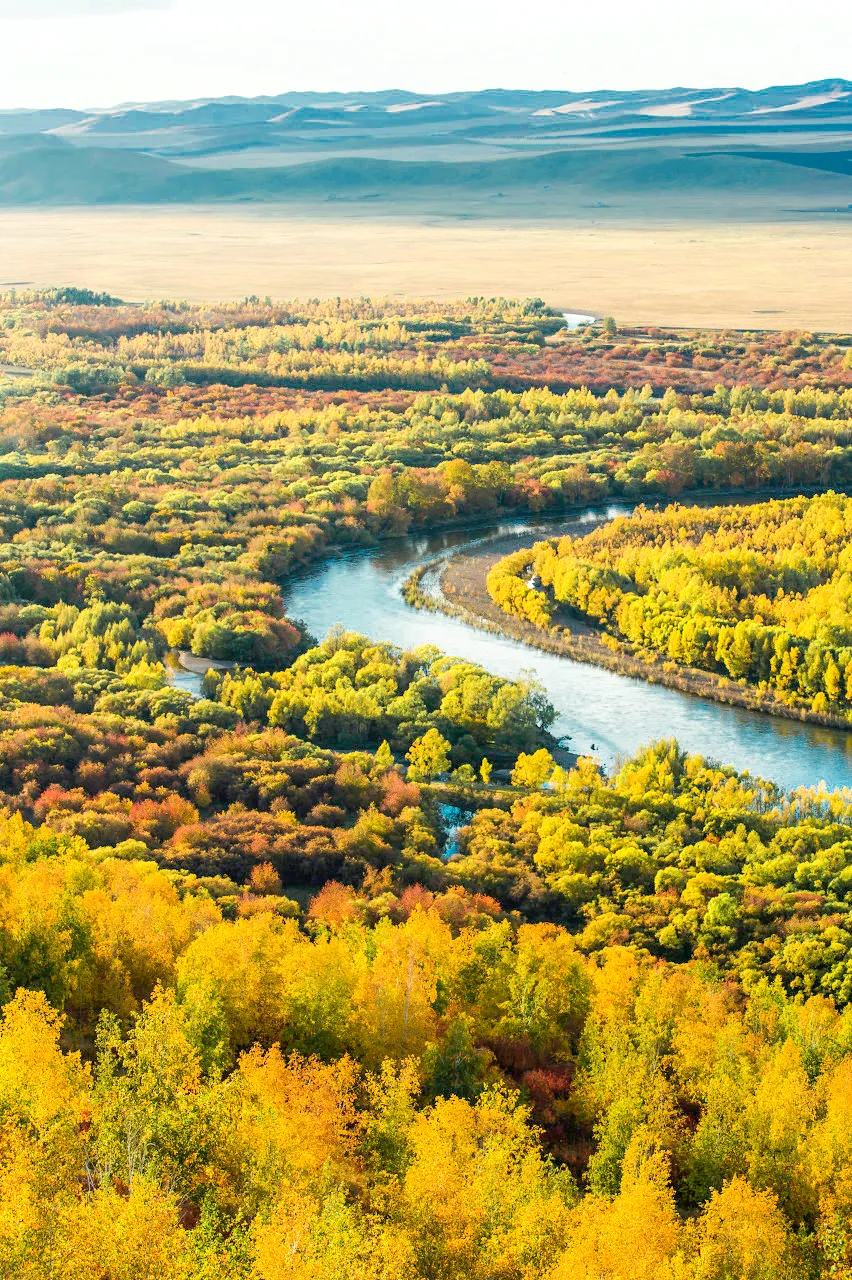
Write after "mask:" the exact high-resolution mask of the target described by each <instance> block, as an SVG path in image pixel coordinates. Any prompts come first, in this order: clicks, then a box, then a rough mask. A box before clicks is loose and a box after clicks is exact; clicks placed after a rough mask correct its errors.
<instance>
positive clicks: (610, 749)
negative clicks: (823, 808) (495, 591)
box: [285, 505, 852, 788]
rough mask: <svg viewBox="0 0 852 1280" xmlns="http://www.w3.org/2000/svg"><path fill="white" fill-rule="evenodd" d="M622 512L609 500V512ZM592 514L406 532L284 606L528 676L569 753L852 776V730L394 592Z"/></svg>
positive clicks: (782, 778)
mask: <svg viewBox="0 0 852 1280" xmlns="http://www.w3.org/2000/svg"><path fill="white" fill-rule="evenodd" d="M629 510H630V508H629V507H626V506H617V505H614V506H613V507H612V508H610V510H608V511H607V512H606V513H605V514H606V515H607V516H608V517H609V518H612V517H613V516H615V515H619V514H625V513H627V512H628V511H629ZM600 517H601V512H600V510H588V511H586V512H583V513H581V515H580V516H573V515H572V517H571V519H570V521H566V520H565V519H564V518H563V519H562V520H560V521H545V520H542V519H538V520H535V521H525V520H506V521H504V522H503V523H502V524H501V525H499V526H498V527H497V528H493V527H492V528H491V529H489V530H488V531H487V532H486V531H485V530H483V531H481V532H480V533H478V534H477V533H476V532H473V533H472V532H471V531H469V530H468V531H466V532H465V531H459V530H456V531H452V532H445V533H440V534H429V535H421V534H418V535H414V536H412V537H409V538H405V539H399V540H396V541H394V542H393V543H386V544H385V545H383V546H382V547H381V548H379V549H376V550H371V551H368V552H360V553H349V554H342V555H339V556H337V557H335V558H333V559H331V560H329V561H327V562H326V563H324V564H322V565H318V566H316V567H314V568H313V569H311V570H309V571H307V572H306V573H305V574H303V575H302V576H301V577H299V578H297V579H294V580H292V581H291V582H290V583H288V585H287V588H286V590H285V599H286V604H287V609H288V612H289V613H290V614H291V616H293V617H296V618H303V619H304V620H305V622H306V623H307V624H308V627H309V629H310V630H311V631H312V632H313V634H314V635H316V636H324V635H325V634H326V632H327V631H328V630H329V629H330V628H331V627H333V626H334V625H335V624H342V625H343V626H345V627H346V628H348V629H349V630H353V631H360V632H363V633H364V634H365V635H368V636H371V637H373V638H374V639H377V640H389V641H391V642H392V643H393V644H396V645H399V646H400V647H402V648H416V647H418V646H419V645H424V644H433V645H436V646H437V647H438V648H440V649H443V650H445V651H446V652H447V653H450V654H454V655H456V656H458V657H461V658H467V659H469V660H471V661H475V662H479V663H481V664H482V665H483V666H484V667H487V668H488V669H489V670H490V671H494V672H496V673H497V674H498V675H502V676H505V677H508V678H517V677H518V676H520V675H522V674H525V673H529V672H533V673H534V674H535V676H536V677H537V679H539V680H540V681H541V683H542V684H543V685H544V687H545V689H546V690H547V693H548V696H549V697H550V699H551V701H552V702H553V704H554V706H555V707H556V709H557V712H558V719H557V722H556V725H555V726H554V732H555V733H557V734H564V735H565V736H566V737H568V738H569V740H570V741H569V745H570V747H571V749H572V750H574V751H578V752H587V751H590V750H591V749H592V745H593V744H594V745H595V747H596V754H597V755H598V756H599V757H600V758H601V760H602V761H603V762H604V763H605V764H607V765H611V764H612V763H613V761H614V759H615V757H616V756H617V755H619V754H621V755H623V754H626V753H631V752H633V751H635V750H636V748H637V747H639V746H640V745H641V744H642V743H645V742H649V741H651V740H652V739H654V738H661V737H676V738H677V739H678V740H679V741H680V742H681V744H682V745H683V746H684V747H685V748H686V749H687V750H689V751H695V752H700V753H701V754H702V755H706V756H709V757H711V758H713V759H716V760H721V761H724V762H725V763H727V764H732V765H735V766H736V767H737V768H738V769H748V770H749V771H750V772H751V773H753V774H757V775H759V776H761V777H763V778H771V779H773V780H774V781H776V782H778V783H780V784H781V785H782V786H783V787H789V788H792V787H798V786H811V785H815V784H816V783H818V782H820V781H821V780H823V781H825V783H826V784H827V785H828V786H829V787H832V788H833V787H839V786H848V785H849V784H850V781H852V734H848V733H844V732H843V731H841V730H832V729H822V728H820V727H817V726H813V725H804V724H800V723H799V722H797V721H792V720H781V719H775V718H771V717H769V716H763V715H760V714H758V713H756V712H751V711H743V710H740V709H739V708H735V707H726V706H722V705H720V704H718V703H714V702H708V701H705V700H704V699H701V698H695V697H692V696H690V695H689V694H684V693H680V692H678V691H677V690H674V689H664V688H661V687H660V686H657V685H649V684H646V683H645V682H644V681H642V680H639V679H635V678H632V677H630V676H622V675H617V674H616V673H615V672H612V671H605V670H603V669H602V668H600V667H591V666H585V665H584V664H582V663H578V662H574V661H572V660H571V659H570V658H562V657H557V656H556V655H553V654H548V653H542V652H541V651H539V650H538V649H533V648H531V647H529V646H528V645H525V644H522V643H521V642H520V641H517V640H511V639H508V638H505V637H503V636H496V635H491V634H490V633H489V632H485V631H478V630H476V629H474V628H473V627H469V626H468V625H467V624H466V623H464V622H461V621H460V620H459V619H457V618H448V617H445V616H444V615H443V614H433V613H426V612H420V611H418V610H415V609H410V608H409V607H408V606H407V605H406V604H405V602H404V601H403V599H402V596H401V594H400V588H401V585H402V583H403V581H404V580H405V578H406V576H407V575H408V573H409V572H410V571H411V569H412V568H413V566H414V565H416V564H418V563H420V562H422V561H423V560H424V559H426V558H428V557H429V556H431V555H435V554H437V553H438V552H441V551H447V550H451V549H453V548H458V547H461V546H464V545H468V544H470V543H472V542H479V541H490V540H492V539H493V538H495V537H498V536H504V535H505V534H508V533H514V532H520V531H528V532H529V533H530V534H531V535H533V536H535V535H536V534H538V533H539V532H540V533H541V534H542V536H544V535H545V534H546V535H547V536H554V535H557V534H558V533H560V532H561V530H562V529H563V528H566V527H567V525H568V524H571V525H575V524H576V523H577V522H578V520H579V521H581V522H583V523H591V522H593V521H595V520H599V519H600Z"/></svg>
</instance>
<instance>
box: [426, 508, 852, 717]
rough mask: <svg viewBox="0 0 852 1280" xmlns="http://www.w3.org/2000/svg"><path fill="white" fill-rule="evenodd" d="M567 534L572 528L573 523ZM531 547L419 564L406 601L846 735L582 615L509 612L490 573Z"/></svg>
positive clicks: (520, 539) (516, 541)
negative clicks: (547, 622) (630, 642)
mask: <svg viewBox="0 0 852 1280" xmlns="http://www.w3.org/2000/svg"><path fill="white" fill-rule="evenodd" d="M604 523H606V517H605V516H601V518H600V519H598V520H595V521H592V522H586V523H584V524H583V526H582V527H583V530H584V531H585V532H588V531H589V529H590V527H594V526H595V525H601V524H604ZM565 531H566V532H572V530H571V529H570V526H569V527H566V530H565ZM528 545H529V535H528V534H527V535H524V534H522V533H518V534H515V533H513V534H509V535H504V536H501V537H498V538H496V539H494V541H493V542H489V543H488V544H487V546H483V545H480V546H477V547H468V548H466V549H464V550H462V551H459V552H457V553H456V554H455V555H453V556H451V557H444V558H443V559H441V560H439V561H436V562H433V563H432V564H428V563H427V564H426V565H422V566H418V568H417V569H415V570H414V572H413V573H412V574H411V575H409V577H408V579H407V580H406V583H405V584H404V586H403V595H404V598H405V600H406V603H408V604H410V605H411V606H412V607H414V608H425V609H429V610H437V611H440V612H444V613H447V614H448V615H449V616H451V617H456V618H459V619H460V620H461V621H463V622H466V623H467V624H468V625H469V626H473V627H477V628H479V629H481V630H486V631H490V632H492V633H493V634H498V635H504V636H506V637H508V638H510V639H513V640H518V641H520V642H521V643H522V644H526V645H531V646H532V647H534V648H536V649H541V650H543V651H544V652H546V653H552V654H555V655H557V656H563V657H566V658H571V659H572V660H573V661H575V662H581V663H588V664H591V665H593V666H598V667H603V668H605V669H606V670H608V671H613V672H615V673H617V674H619V675H625V676H629V677H632V678H635V679H640V680H644V681H646V682H648V683H649V684H657V685H662V686H663V687H665V688H667V689H674V690H677V691H678V692H679V693H686V694H689V695H691V696H693V697H697V698H705V699H710V700H712V701H714V702H720V703H722V704H724V705H726V706H731V707H740V708H743V709H745V710H748V711H756V712H759V713H761V714H763V715H768V716H774V717H778V718H781V719H785V720H793V721H798V722H800V723H803V724H813V725H819V726H820V727H822V728H828V729H841V730H845V731H847V732H848V731H849V730H850V729H852V724H850V722H849V721H848V720H845V719H842V718H841V717H839V716H832V715H826V714H821V713H819V712H814V711H811V710H810V709H808V708H804V707H791V706H789V705H788V704H787V703H785V702H782V701H780V699H778V698H776V697H775V696H774V695H773V694H772V693H771V692H769V691H764V690H759V689H755V688H753V687H751V686H749V685H746V684H745V683H739V682H737V681H734V680H730V679H726V678H725V677H723V676H718V675H716V674H715V673H713V672H709V671H701V670H699V669H697V668H695V667H683V666H679V665H677V664H675V663H674V662H671V661H663V660H660V659H656V658H655V657H653V656H640V655H637V654H635V653H630V652H629V651H628V650H626V649H625V647H624V646H623V645H621V644H618V642H615V643H612V642H611V643H610V644H607V643H606V641H605V638H604V637H603V636H602V635H601V634H600V633H599V632H597V631H595V629H594V628H593V627H592V626H590V625H589V624H588V623H587V622H585V621H583V620H581V619H576V618H569V617H567V616H564V617H563V618H562V620H561V625H557V626H554V627H552V628H550V629H549V630H547V631H545V630H543V629H542V628H540V627H537V626H535V625H534V624H533V623H532V622H528V621H526V620H525V619H522V618H517V617H514V616H512V615H511V614H508V613H505V612H504V610H502V609H501V608H500V607H499V606H498V605H497V604H495V603H494V601H493V600H492V599H491V597H490V595H489V594H488V588H487V586H486V579H487V577H488V573H489V571H490V570H491V569H492V568H493V567H494V565H495V564H497V563H498V561H500V560H502V559H503V557H504V556H506V555H509V554H511V553H512V552H513V551H518V550H521V549H522V548H524V547H526V546H528Z"/></svg>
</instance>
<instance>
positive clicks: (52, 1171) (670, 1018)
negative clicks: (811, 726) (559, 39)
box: [0, 290, 852, 1280]
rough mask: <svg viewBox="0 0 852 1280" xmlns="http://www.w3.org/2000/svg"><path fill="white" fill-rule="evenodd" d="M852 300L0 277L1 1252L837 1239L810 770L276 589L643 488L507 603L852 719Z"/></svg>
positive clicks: (710, 1261)
mask: <svg viewBox="0 0 852 1280" xmlns="http://www.w3.org/2000/svg"><path fill="white" fill-rule="evenodd" d="M850 343H852V339H849V338H846V339H843V338H842V337H841V338H837V337H834V338H832V339H831V340H829V339H828V338H825V337H819V336H814V335H807V334H752V335H742V334H723V333H683V332H680V333H678V332H671V333H665V334H664V333H661V332H656V333H652V332H650V331H647V332H646V331H639V330H632V331H630V332H629V333H620V332H619V331H618V326H617V324H616V323H615V322H614V321H605V322H602V323H599V324H596V325H594V326H590V327H589V328H588V329H586V330H580V331H578V332H576V333H572V332H568V331H567V330H565V328H564V325H563V322H562V318H561V316H560V315H559V314H558V313H555V312H552V311H551V310H550V309H548V308H547V307H545V306H544V304H543V303H541V302H539V301H538V300H531V301H527V302H522V301H512V300H505V299H481V298H480V299H469V300H467V301H466V302H459V303H453V304H444V303H434V302H424V301H421V302H416V301H409V302H397V301H395V300H394V301H389V300H376V301H369V300H366V299H360V300H352V301H346V300H338V301H335V302H317V301H313V302H312V301H308V302H304V303H290V304H286V305H283V304H282V305H278V304H272V303H270V302H265V301H261V300H258V299H247V300H245V302H243V303H242V304H239V305H230V306H216V305H210V306H208V307H195V306H189V305H186V304H182V303H180V302H172V303H158V304H155V305H149V306H145V307H142V306H135V305H134V306H130V305H125V304H123V303H120V302H119V301H118V300H116V299H112V298H108V297H105V296H102V295H95V294H90V293H87V292H86V291H84V290H56V291H52V292H50V293H43V294H42V293H26V292H23V293H22V292H20V291H19V292H17V293H9V294H6V295H4V296H2V298H0V361H2V367H0V440H2V446H0V521H2V533H1V534H0V542H2V546H0V837H1V838H0V1276H2V1277H3V1278H4V1280H5V1278H6V1277H9V1278H10V1280H30V1278H34V1280H48V1278H50V1280H72V1278H73V1280H77V1278H78V1277H80V1276H92V1277H97V1278H98V1280H136V1278H137V1277H151V1278H153V1277H155V1276H156V1277H157V1278H158V1280H214V1278H215V1280H220V1278H222V1280H285V1278H286V1280H321V1278H322V1280H324V1278H325V1277H326V1276H328V1275H330V1274H338V1275H340V1276H344V1277H347V1278H349V1277H352V1280H383V1278H385V1280H397V1278H398V1277H401V1278H402V1280H470V1278H471V1277H473V1278H474V1280H660V1278H663V1280H776V1278H777V1277H782V1278H786V1280H822V1277H840V1278H842V1277H844V1276H849V1275H852V1139H850V1133H852V1124H850V1119H852V1117H850V1097H852V959H850V947H852V790H847V791H838V792H828V791H826V789H825V788H824V787H820V786H814V787H812V788H804V789H801V790H799V791H797V792H795V793H785V792H784V791H783V790H782V789H780V788H779V787H778V786H776V785H774V784H773V783H772V782H771V781H766V780H762V779H759V778H755V777H751V776H749V775H748V774H742V773H738V772H737V771H736V770H734V769H733V768H731V767H729V766H727V765H726V764H725V763H724V762H719V761H715V760H714V759H713V758H712V755H713V751H712V745H713V744H712V743H708V744H707V751H706V752H705V753H704V754H703V755H700V756H699V755H688V754H687V753H685V752H684V751H683V750H682V749H681V748H680V746H679V745H678V744H677V743H676V742H673V741H663V742H657V743H651V744H648V745H647V746H646V747H645V748H643V749H642V750H641V751H639V752H638V753H637V754H636V755H635V756H634V757H633V758H630V759H625V760H621V761H620V762H619V763H618V765H617V766H616V767H615V768H613V769H612V770H611V771H610V772H609V773H606V772H604V771H603V770H602V768H601V767H600V765H599V764H598V763H597V762H596V761H595V760H593V759H590V758H581V759H579V760H576V759H572V758H569V757H568V756H567V754H566V753H565V752H564V750H561V749H560V746H559V744H558V743H557V742H556V741H555V739H554V738H553V736H552V734H551V729H552V726H553V720H554V711H553V708H552V706H551V705H550V703H549V701H548V697H547V692H546V690H544V689H543V688H542V687H541V686H540V685H539V684H538V683H537V682H536V681H535V680H534V679H533V678H524V679H518V680H506V679H503V678H501V677H498V676H495V675H493V674H491V673H489V672H488V671H487V670H485V669H484V668H483V667H482V666H479V665H477V664H476V663H473V662H470V661H466V660H462V659H458V658H454V657H453V656H452V655H446V654H443V653H441V652H440V651H439V650H437V649H435V648H432V647H425V648H420V649H416V650H404V649H400V648H398V647H396V646H394V645H392V644H390V643H388V642H387V641H385V640H383V639H382V638H381V637H366V636H361V635H356V634H354V633H352V632H348V631H346V630H344V629H343V628H341V627H338V628H335V629H333V630H332V631H331V632H330V633H329V634H328V635H327V636H325V637H315V636H312V635H310V634H309V633H308V631H307V628H306V627H305V624H304V623H303V622H302V621H300V620H299V619H298V618H292V617H289V616H288V615H287V612H286V610H285V607H284V603H283V598H282V584H283V583H284V581H285V580H286V578H287V576H288V575H289V574H291V573H293V572H294V571H295V570H297V569H298V568H299V567H300V566H301V565H304V564H307V563H309V562H310V561H311V560H313V559H316V558H318V557H322V556H327V555H332V554H336V552H337V551H338V550H340V549H350V550H351V549H354V548H357V547H359V546H367V545H371V544H374V543H376V542H378V541H380V540H381V539H385V538H392V537H394V536H398V535H399V534H401V533H405V532H408V531H409V530H417V529H441V528H449V527H452V526H454V525H459V524H462V523H464V522H468V523H470V524H471V525H480V524H485V523H487V522H489V521H493V520H496V519H497V518H498V517H500V516H501V515H502V514H504V513H506V512H518V513H528V512H541V511H553V512H554V513H559V512H562V511H565V512H569V511H570V510H571V509H572V507H573V506H575V505H576V504H580V503H590V502H595V501H602V502H606V501H608V500H609V499H610V498H612V497H619V496H620V497H624V498H629V499H631V500H634V501H642V500H643V499H646V500H647V503H648V504H653V503H660V504H661V505H662V506H664V507H665V509H661V510H658V509H653V508H652V506H651V505H646V506H645V507H640V508H639V509H638V510H637V512H636V513H635V514H634V516H632V517H630V518H624V519H618V520H615V521H612V522H610V523H609V524H607V525H604V526H603V527H601V528H600V529H598V530H596V531H594V532H593V533H591V534H589V535H587V536H586V537H583V538H577V539H562V540H556V541H554V542H546V543H541V544H539V545H538V546H537V547H536V548H533V549H532V550H529V551H525V552H523V553H521V559H519V560H517V561H516V562H515V561H512V562H511V563H509V564H508V566H507V565H506V564H505V563H504V565H502V566H501V567H500V569H499V571H495V573H496V575H497V577H496V579H495V581H497V586H498V587H499V589H500V591H503V590H505V592H506V597H505V598H506V602H507V603H509V604H510V606H511V607H513V608H515V609H516V610H522V609H527V608H528V602H532V603H531V604H530V605H529V607H530V608H531V609H533V613H534V612H535V610H536V609H537V610H538V611H539V612H538V613H537V614H535V616H536V618H537V619H538V620H540V621H541V622H542V624H543V625H546V626H552V625H556V624H557V623H558V621H559V619H560V617H561V615H560V613H559V610H563V611H565V612H566V613H567V612H568V611H574V612H575V613H577V614H582V615H583V616H584V617H585V618H587V619H589V620H590V621H591V622H593V623H594V624H595V626H597V627H599V628H601V629H602V631H604V632H605V634H606V635H607V636H608V637H609V639H610V641H611V643H612V644H614V645H625V646H628V645H631V646H636V647H637V648H638V649H641V650H642V651H647V652H648V653H659V654H661V655H662V654H664V655H665V658H666V660H667V661H671V662H674V663H684V662H687V661H688V662H692V663H695V664H696V665H698V666H702V663H705V662H706V664H707V667H706V669H707V670H708V671H709V672H716V673H718V672H721V671H724V672H725V673H726V677H727V678H730V679H731V680H745V681H746V682H751V683H753V684H754V686H755V687H756V688H759V687H760V686H761V685H765V686H766V687H767V688H770V689H771V690H773V691H774V693H775V694H776V695H777V696H778V697H779V698H789V699H790V700H791V702H793V703H795V704H796V705H797V706H798V705H800V704H801V705H802V706H804V705H805V704H807V705H809V706H811V707H813V706H814V704H816V705H817V707H821V706H823V703H824V704H825V705H826V706H828V707H830V708H831V709H833V710H834V711H835V712H836V713H837V714H838V715H839V716H845V717H847V718H848V716H849V707H850V705H852V687H851V686H852V623H850V620H849V594H848V593H849V579H850V569H849V563H848V561H849V553H848V541H849V532H848V531H849V528H850V522H852V507H851V506H850V503H849V500H848V499H846V498H845V497H843V496H841V491H842V489H843V487H844V485H845V484H846V483H847V482H848V479H849V476H848V474H847V473H848V471H849V469H850V467H852V463H850V462H849V457H850V450H849V444H850V436H852V428H850V421H849V420H850V408H852V358H850V355H849V352H850V350H852V346H851V345H850ZM622 350H623V351H626V352H627V354H626V355H622V354H619V352H620V351H622ZM649 354H653V359H651V360H649V359H648V358H647V357H648V355H649ZM669 356H672V357H673V358H672V359H671V360H670V359H669ZM658 357H660V358H658ZM784 489H799V490H801V491H802V492H801V495H800V496H796V497H782V498H779V497H774V498H771V499H768V495H770V494H777V493H778V491H779V490H784ZM830 490H831V491H830ZM730 491H736V492H739V493H742V494H744V495H746V496H748V497H750V498H751V499H752V501H750V502H749V503H748V504H741V505H736V506H718V505H716V506H713V505H703V506H691V505H684V506H679V505H669V506H665V503H666V502H668V501H670V500H671V499H673V498H676V497H677V496H678V495H679V494H687V495H688V494H693V493H695V494H706V495H708V497H711V496H712V495H713V494H722V493H726V494H728V493H729V492H730ZM531 574H533V575H535V578H534V580H533V583H532V585H531V586H530V585H529V583H530V577H531ZM507 584H508V585H507ZM492 585H493V584H492ZM495 589H496V588H495ZM533 606H534V608H533ZM527 616H533V615H532V613H528V614H527ZM690 646H691V647H690ZM178 654H183V655H184V656H185V657H188V656H191V657H192V658H193V659H195V660H197V661H199V662H200V663H201V665H202V666H207V665H208V663H209V662H215V663H217V664H218V665H217V666H210V667H209V669H208V670H207V672H206V674H205V675H204V677H203V684H202V689H201V694H200V696H195V695H194V694H191V693H190V692H187V691H186V690H184V689H181V688H179V687H176V685H175V684H174V683H173V677H174V671H175V662H176V661H177V656H176V655H178ZM696 655H697V656H696ZM711 663H713V664H716V665H710V664H711ZM820 699H822V700H823V702H820V701H819V700H820ZM448 809H449V810H450V811H451V812H452V813H456V814H458V815H459V820H458V826H457V829H455V828H454V831H453V837H452V839H451V838H450V832H449V827H448V818H447V811H448Z"/></svg>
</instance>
